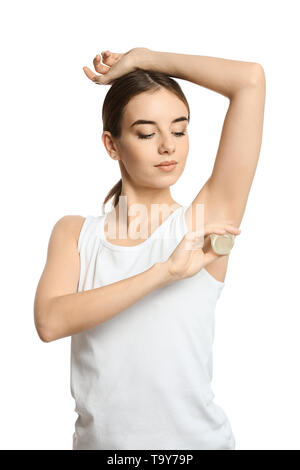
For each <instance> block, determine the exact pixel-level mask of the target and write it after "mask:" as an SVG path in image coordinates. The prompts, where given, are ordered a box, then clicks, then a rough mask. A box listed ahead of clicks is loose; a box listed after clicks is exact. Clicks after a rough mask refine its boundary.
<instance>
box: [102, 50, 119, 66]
mask: <svg viewBox="0 0 300 470" xmlns="http://www.w3.org/2000/svg"><path fill="white" fill-rule="evenodd" d="M101 55H102V62H103V63H104V64H106V65H109V66H110V67H111V66H112V65H114V63H115V62H116V61H117V60H118V58H117V56H119V55H120V54H113V53H112V52H101Z"/></svg>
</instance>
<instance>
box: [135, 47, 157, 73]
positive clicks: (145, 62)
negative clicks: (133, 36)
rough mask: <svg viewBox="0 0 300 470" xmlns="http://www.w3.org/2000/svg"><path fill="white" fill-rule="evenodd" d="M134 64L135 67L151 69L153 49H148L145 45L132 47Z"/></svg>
mask: <svg viewBox="0 0 300 470" xmlns="http://www.w3.org/2000/svg"><path fill="white" fill-rule="evenodd" d="M134 52H135V54H134V65H135V67H136V68H139V69H142V70H149V69H152V67H151V66H153V63H154V61H153V54H154V51H152V50H151V49H148V48H147V47H136V48H135V49H134Z"/></svg>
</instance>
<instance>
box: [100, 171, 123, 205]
mask: <svg viewBox="0 0 300 470" xmlns="http://www.w3.org/2000/svg"><path fill="white" fill-rule="evenodd" d="M121 192H122V178H121V179H120V180H119V181H118V182H117V183H116V184H115V185H114V186H113V187H112V188H111V190H110V191H109V193H108V194H107V195H106V197H105V199H104V201H103V204H102V210H103V212H104V206H105V204H106V203H107V202H108V201H109V200H110V199H111V198H112V197H114V199H113V207H116V205H117V204H118V202H119V198H120V195H121Z"/></svg>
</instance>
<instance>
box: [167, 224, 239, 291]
mask: <svg viewBox="0 0 300 470" xmlns="http://www.w3.org/2000/svg"><path fill="white" fill-rule="evenodd" d="M226 232H227V233H230V234H232V235H239V234H240V233H241V230H240V229H239V228H237V227H235V226H234V225H232V224H228V223H223V224H220V225H215V224H214V225H205V226H204V230H203V231H202V232H200V231H198V232H188V233H187V234H186V235H185V236H184V237H183V239H182V240H181V242H180V243H179V244H178V245H177V246H176V248H175V250H174V251H173V252H172V254H171V255H170V257H169V258H168V259H167V261H165V263H164V264H165V265H166V271H167V273H168V276H169V279H170V282H169V283H171V282H173V281H176V280H179V279H184V278H187V277H191V276H194V274H196V273H197V272H199V271H200V270H201V269H202V268H204V267H205V266H207V265H208V264H209V263H211V262H212V261H214V260H215V259H217V258H219V257H220V256H226V255H219V254H217V253H215V252H214V250H213V249H212V247H211V246H210V249H209V251H207V252H206V253H204V251H203V249H202V247H203V244H204V238H205V237H206V236H207V235H210V234H212V233H215V234H217V235H224V234H225V233H226Z"/></svg>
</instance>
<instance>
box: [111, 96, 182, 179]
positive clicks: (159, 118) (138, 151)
mask: <svg viewBox="0 0 300 470" xmlns="http://www.w3.org/2000/svg"><path fill="white" fill-rule="evenodd" d="M178 118H179V119H178ZM187 119H188V110H187V107H186V105H185V104H184V103H183V101H181V100H180V99H179V98H178V97H177V96H176V95H174V94H173V93H172V92H170V91H168V90H166V89H165V88H161V89H159V90H158V91H155V92H153V91H152V92H144V93H141V94H139V95H137V96H135V97H134V98H132V99H131V100H130V102H129V103H128V105H127V106H126V108H125V110H124V115H123V119H122V134H121V137H120V139H118V140H117V142H115V145H116V150H117V154H118V159H119V164H120V169H121V172H122V176H124V173H123V172H125V177H126V176H127V175H128V176H129V179H130V180H132V181H133V182H134V183H136V184H137V185H142V186H146V187H150V188H166V187H168V186H171V185H172V184H174V183H175V182H176V181H177V180H178V178H179V177H180V175H181V174H182V172H183V170H184V167H185V163H186V158H187V155H188V151H189V138H188V133H187V126H188V120H187ZM140 120H143V121H153V123H139V122H136V121H140ZM175 120H178V121H177V122H172V121H175ZM165 160H167V161H170V160H175V161H176V162H177V164H176V165H175V167H174V169H172V170H171V171H168V172H167V171H163V170H161V169H159V168H157V167H156V166H155V165H158V164H160V163H162V162H163V161H165ZM122 170H123V171H122ZM126 174H127V175H126Z"/></svg>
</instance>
